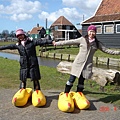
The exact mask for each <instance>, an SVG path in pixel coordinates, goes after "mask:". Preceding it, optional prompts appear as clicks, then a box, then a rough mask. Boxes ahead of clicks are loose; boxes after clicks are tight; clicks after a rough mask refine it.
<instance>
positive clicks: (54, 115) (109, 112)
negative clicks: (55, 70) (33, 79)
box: [0, 89, 120, 120]
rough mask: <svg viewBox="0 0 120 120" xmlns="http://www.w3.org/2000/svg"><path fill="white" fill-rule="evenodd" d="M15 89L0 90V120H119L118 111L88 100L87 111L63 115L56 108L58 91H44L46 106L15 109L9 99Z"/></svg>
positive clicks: (119, 112)
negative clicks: (89, 104) (88, 106)
mask: <svg viewBox="0 0 120 120" xmlns="http://www.w3.org/2000/svg"><path fill="white" fill-rule="evenodd" d="M16 91H17V90H16V89H14V90H13V89H0V120H87V119H89V120H119V119H120V110H119V109H118V108H116V107H114V106H113V105H112V104H106V103H103V102H100V101H98V100H96V99H94V98H88V99H89V100H90V102H91V107H90V109H89V110H78V109H75V111H74V112H73V113H64V112H62V111H60V110H59V109H58V107H57V100H58V95H59V93H60V91H57V90H44V91H43V93H44V94H45V96H46V98H47V104H46V106H44V107H41V108H36V107H34V106H32V104H31V102H29V103H28V104H27V105H26V106H25V107H23V108H19V107H15V106H13V105H12V103H11V99H12V97H13V95H14V94H15V92H16Z"/></svg>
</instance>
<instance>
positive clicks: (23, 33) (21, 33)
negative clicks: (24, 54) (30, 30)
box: [16, 29, 25, 36]
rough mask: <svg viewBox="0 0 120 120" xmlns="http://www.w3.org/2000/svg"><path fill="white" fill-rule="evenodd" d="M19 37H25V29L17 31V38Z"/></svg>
mask: <svg viewBox="0 0 120 120" xmlns="http://www.w3.org/2000/svg"><path fill="white" fill-rule="evenodd" d="M18 35H25V32H24V31H23V29H18V30H16V36H18Z"/></svg>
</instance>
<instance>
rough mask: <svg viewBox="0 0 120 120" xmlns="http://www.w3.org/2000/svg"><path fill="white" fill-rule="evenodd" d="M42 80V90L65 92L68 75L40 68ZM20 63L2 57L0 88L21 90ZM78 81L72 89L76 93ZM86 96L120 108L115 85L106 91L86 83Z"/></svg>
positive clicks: (93, 84)
mask: <svg viewBox="0 0 120 120" xmlns="http://www.w3.org/2000/svg"><path fill="white" fill-rule="evenodd" d="M40 71H41V76H42V79H41V80H40V83H41V88H42V89H44V90H47V89H55V90H61V92H62V91H64V87H65V84H66V81H67V80H68V78H69V75H68V74H62V73H59V72H58V71H57V69H56V68H52V67H46V66H40ZM19 82H20V81H19V62H18V61H17V60H9V59H5V58H2V57H0V88H6V89H8V88H9V89H13V88H16V89H18V88H19ZM76 86H77V79H76V81H75V83H74V86H73V88H72V90H73V91H76ZM27 87H32V88H33V84H32V82H31V81H30V80H29V79H28V81H27ZM84 94H87V95H88V96H91V97H95V98H97V99H99V100H100V101H103V102H106V103H113V104H115V105H117V106H120V87H118V86H115V85H109V84H108V85H107V86H105V91H104V92H102V91H101V90H100V86H99V85H98V84H96V82H94V81H92V80H88V81H87V80H86V81H85V90H84Z"/></svg>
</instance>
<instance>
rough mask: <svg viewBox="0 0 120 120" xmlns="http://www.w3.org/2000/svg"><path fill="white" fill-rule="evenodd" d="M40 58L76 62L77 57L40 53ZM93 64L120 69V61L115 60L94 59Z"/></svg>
mask: <svg viewBox="0 0 120 120" xmlns="http://www.w3.org/2000/svg"><path fill="white" fill-rule="evenodd" d="M40 57H46V58H52V59H59V60H61V61H62V60H66V61H74V59H75V57H76V55H70V54H60V53H49V52H40ZM93 63H94V64H96V65H106V66H107V67H108V68H109V66H115V67H120V59H114V58H103V57H99V58H98V57H93Z"/></svg>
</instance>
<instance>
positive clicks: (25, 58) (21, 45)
mask: <svg viewBox="0 0 120 120" xmlns="http://www.w3.org/2000/svg"><path fill="white" fill-rule="evenodd" d="M16 37H17V38H18V43H16V44H10V45H6V46H1V47H0V50H5V49H11V50H12V49H17V50H18V52H19V54H20V61H19V62H20V81H21V82H20V89H26V81H27V78H30V79H31V81H33V86H34V91H35V90H40V83H39V80H40V79H41V75H40V70H39V64H38V59H37V55H36V46H38V45H40V46H43V45H45V44H52V43H53V41H52V40H48V39H45V38H44V40H42V39H38V40H32V39H30V38H29V37H27V36H26V34H25V32H24V31H23V29H18V30H17V31H16Z"/></svg>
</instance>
